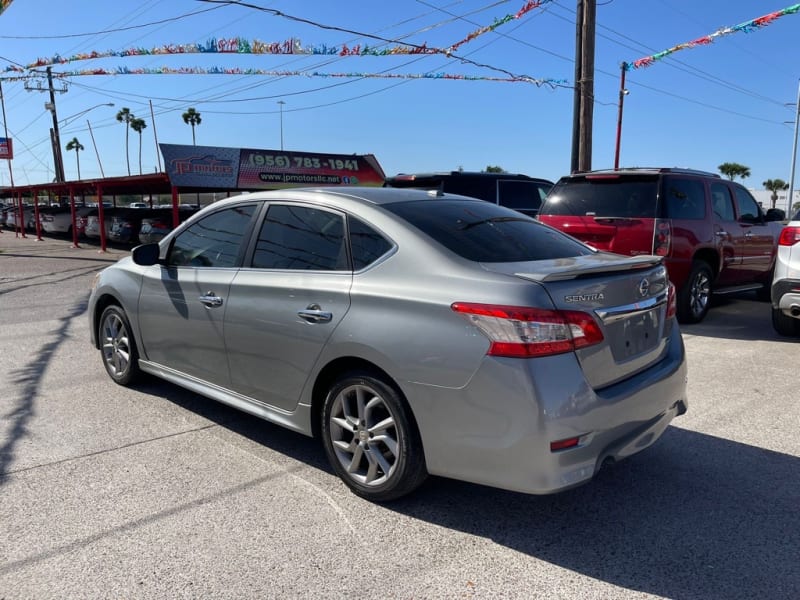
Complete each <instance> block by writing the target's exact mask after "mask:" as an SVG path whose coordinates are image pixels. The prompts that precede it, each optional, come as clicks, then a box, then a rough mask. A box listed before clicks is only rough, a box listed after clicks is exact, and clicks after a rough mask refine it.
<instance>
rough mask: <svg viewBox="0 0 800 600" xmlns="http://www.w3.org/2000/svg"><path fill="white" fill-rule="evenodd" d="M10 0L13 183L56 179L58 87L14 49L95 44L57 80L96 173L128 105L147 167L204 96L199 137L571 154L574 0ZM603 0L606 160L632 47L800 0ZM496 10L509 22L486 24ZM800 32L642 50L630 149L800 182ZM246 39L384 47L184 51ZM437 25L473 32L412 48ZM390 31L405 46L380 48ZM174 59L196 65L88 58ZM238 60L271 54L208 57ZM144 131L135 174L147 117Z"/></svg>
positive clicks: (667, 163)
mask: <svg viewBox="0 0 800 600" xmlns="http://www.w3.org/2000/svg"><path fill="white" fill-rule="evenodd" d="M2 4H4V5H5V10H4V11H3V12H2V13H0V25H1V27H0V71H2V72H0V77H2V78H3V79H2V86H3V97H4V103H5V125H6V127H7V131H8V137H10V138H12V139H13V141H14V142H13V143H14V152H15V158H14V160H13V161H12V168H13V170H14V179H15V182H16V183H17V184H32V183H39V182H45V181H52V179H53V176H54V174H53V157H52V150H51V146H50V143H49V129H50V127H52V115H51V113H50V112H49V111H48V110H46V109H45V107H44V104H45V102H47V101H48V100H49V97H48V94H47V93H43V92H41V91H38V89H39V87H40V86H41V87H43V88H45V89H46V88H47V82H46V79H43V78H42V73H43V70H42V68H38V69H36V70H33V71H31V70H26V71H25V72H24V75H25V76H26V77H27V78H26V79H24V80H20V79H13V78H15V77H19V76H20V73H19V72H15V71H11V70H8V67H20V66H27V65H31V64H33V63H35V62H36V61H37V60H38V59H44V61H43V62H45V63H46V62H50V61H51V60H52V59H53V58H54V57H59V56H60V57H64V58H79V57H85V56H86V55H89V54H91V53H93V52H95V53H101V54H103V53H107V54H111V56H107V57H101V58H95V59H91V60H73V61H70V62H65V63H61V64H56V65H54V66H53V72H54V74H57V75H58V76H57V79H56V84H55V85H56V87H57V88H59V89H63V90H66V91H64V92H62V93H57V94H56V109H57V115H58V119H59V122H60V126H59V129H60V136H61V141H62V148H63V146H64V145H66V143H67V142H68V141H69V140H71V139H72V138H73V137H76V138H78V140H79V142H80V143H81V144H82V145H83V146H84V148H85V149H84V151H83V152H81V153H80V156H79V158H80V167H81V175H82V177H83V178H84V179H89V178H95V177H100V176H101V166H102V171H103V173H104V174H105V175H106V176H117V175H126V174H127V168H128V167H127V161H126V150H125V143H126V140H125V138H126V136H125V134H126V127H125V125H124V124H122V123H120V122H118V121H117V120H116V118H115V117H116V114H117V113H118V112H119V110H120V109H122V108H123V107H126V108H129V109H130V111H131V112H132V113H134V114H135V115H136V116H137V117H139V118H143V119H145V121H146V122H147V128H146V129H145V130H144V131H143V133H142V136H141V143H142V145H141V155H142V160H141V169H142V172H153V171H155V170H157V169H158V168H159V164H160V162H161V159H160V157H159V156H158V153H157V147H156V138H157V140H158V142H161V143H175V144H191V143H192V131H191V127H190V126H188V125H187V124H185V123H184V122H183V119H182V116H181V115H182V114H183V113H184V112H185V111H186V110H187V109H188V108H189V107H193V108H195V110H197V111H198V112H199V113H200V115H201V119H202V122H201V124H200V125H198V126H197V127H196V129H195V135H196V139H197V144H200V145H207V146H225V147H234V148H239V147H241V148H257V149H279V148H280V147H281V145H283V148H284V149H286V150H294V151H307V152H331V153H340V154H350V153H356V154H373V155H375V157H376V158H377V159H378V161H379V162H380V164H381V166H382V167H383V170H384V171H385V172H386V174H387V175H395V174H397V173H401V172H405V173H412V172H419V171H446V170H455V169H459V168H463V169H465V170H470V171H480V170H484V169H485V168H486V167H487V166H499V167H502V168H503V169H505V170H506V171H509V172H517V173H525V174H528V175H531V176H535V177H544V178H547V179H550V180H557V179H558V178H559V177H561V176H562V175H565V174H567V173H568V172H569V170H570V164H571V151H572V122H573V98H574V87H573V83H574V76H575V73H574V70H575V67H574V55H575V39H576V38H575V35H576V33H575V18H576V16H575V9H576V6H577V2H576V0H545V1H544V2H543V3H542V4H541V6H539V7H538V8H533V9H531V10H528V11H527V12H525V14H523V15H522V16H521V17H520V18H510V17H513V16H514V15H516V14H517V13H518V12H519V11H520V10H521V9H522V8H523V7H524V6H526V4H527V1H526V0H509V1H499V2H498V1H495V2H492V1H491V0H461V1H458V0H455V1H454V0H393V1H392V2H375V1H374V0H371V1H366V0H363V1H362V0H359V1H355V0H337V1H335V2H333V1H331V0H328V1H317V0H305V1H303V2H297V1H290V0H272V1H270V0H252V1H251V2H243V3H242V4H246V6H245V5H242V4H240V5H235V3H233V2H222V3H220V2H207V1H202V0H141V1H137V2H127V3H126V2H108V1H107V0H73V1H71V2H53V1H52V0H13V1H12V2H11V3H8V2H4V3H2ZM597 4H598V6H597V29H596V48H595V82H594V126H593V148H592V168H594V169H603V168H611V167H613V164H614V152H615V140H616V130H617V121H618V109H619V90H620V65H621V64H622V63H623V62H626V63H629V64H630V63H634V61H637V60H638V59H641V58H646V57H651V56H654V55H656V54H657V53H659V52H661V51H664V50H667V49H670V48H674V47H676V46H678V45H679V44H684V43H687V42H690V41H692V40H697V39H698V38H702V37H704V36H709V35H711V34H714V33H715V32H719V31H720V30H723V28H726V27H732V26H735V25H738V24H741V23H745V22H749V21H752V20H753V19H756V18H758V17H761V16H763V15H766V14H770V13H774V12H776V11H781V10H782V9H787V8H789V7H792V6H793V5H794V4H793V2H791V0H750V1H744V0H703V1H702V2H697V1H696V0H599V1H598V3H597ZM498 23H500V24H498ZM492 24H495V25H497V26H496V27H494V28H491V30H489V31H486V32H485V33H481V34H480V35H474V34H475V33H476V32H479V31H481V30H482V28H486V27H488V26H490V25H492ZM729 31H730V30H729ZM799 34H800V13H797V14H793V13H790V14H785V15H783V16H781V17H780V18H777V19H775V20H773V21H772V22H771V23H770V24H769V25H768V26H765V27H762V28H759V29H755V30H752V31H749V32H741V31H737V32H733V33H728V34H725V35H717V36H715V37H714V41H713V43H711V44H708V45H700V46H697V47H690V48H686V49H682V50H680V51H676V52H674V53H672V54H670V55H669V56H667V57H664V58H662V59H659V60H655V61H654V62H653V64H652V65H651V66H649V67H646V68H635V69H631V70H629V71H628V72H627V73H626V85H625V87H626V89H627V91H628V94H627V95H626V96H625V100H624V110H623V120H622V136H621V145H620V164H621V166H640V167H651V166H664V167H674V166H677V167H688V168H693V169H701V170H706V171H712V172H718V168H717V167H718V165H720V164H722V163H724V162H737V163H740V164H743V165H745V166H747V167H749V168H750V171H751V175H750V177H748V178H746V179H745V180H744V182H743V183H744V184H745V185H746V186H747V187H750V188H754V189H763V186H762V182H763V181H765V180H766V179H776V178H780V179H783V180H784V181H787V182H788V181H789V178H790V171H791V159H792V149H793V143H794V140H795V126H794V120H795V116H796V114H797V108H796V104H795V103H796V101H797V97H798V83H799V81H800V80H799V78H800V63H798V60H797V57H798V56H800V35H799ZM470 38H471V39H470ZM231 39H239V40H246V41H248V42H249V44H250V46H251V47H257V43H264V44H272V43H278V44H283V43H285V42H287V41H289V40H294V42H293V44H294V45H295V46H297V47H300V48H306V49H308V48H312V49H317V50H320V49H322V48H336V49H340V48H342V47H343V46H346V47H347V48H353V47H354V46H359V45H360V47H361V48H362V49H363V48H364V47H365V46H367V47H369V48H371V49H373V50H374V54H368V55H365V56H339V55H320V54H316V55H309V54H292V55H287V54H263V53H262V54H255V53H250V54H243V53H242V54H240V53H236V54H232V53H202V54H200V53H176V52H174V49H175V48H177V47H180V46H183V47H184V48H186V47H190V46H191V45H201V46H207V45H209V44H210V42H212V41H213V40H231ZM465 40H467V41H465ZM462 41H464V43H463V44H460V45H458V43H459V42H462ZM423 45H424V46H425V47H427V48H435V49H442V50H443V49H446V48H451V47H453V46H456V45H457V47H456V49H455V51H451V53H450V54H449V55H448V54H445V53H443V52H442V53H435V54H408V49H409V48H412V47H419V46H423ZM131 49H133V50H135V51H134V52H125V51H128V50H131ZM169 49H171V50H169ZM387 49H391V50H393V52H394V53H393V54H391V55H386V54H379V53H380V52H382V51H385V50H387ZM154 50H161V51H162V53H160V54H153V53H152V52H153V51H154ZM123 54H134V55H132V56H123ZM167 68H168V69H184V70H185V71H187V73H186V74H165V73H156V74H98V75H78V74H77V73H85V72H100V73H110V72H111V73H118V72H119V71H121V70H128V71H134V72H135V71H136V70H142V69H149V70H151V71H152V70H155V71H163V70H164V69H167ZM236 68H238V69H252V70H256V71H258V72H257V73H256V74H249V75H241V74H240V75H230V74H208V73H201V72H200V71H201V70H206V71H208V70H219V69H228V70H230V69H236ZM333 75H337V76H336V77H334V76H333ZM433 75H447V76H453V77H454V78H450V77H438V76H437V77H433ZM28 76H30V77H28ZM423 76H424V77H423ZM281 102H282V103H283V104H281ZM109 103H113V105H114V106H107V104H109ZM151 104H152V114H151ZM87 121H88V124H87ZM90 126H91V131H90V129H89V127H90ZM128 133H129V134H130V139H129V141H128V144H129V146H128V148H129V150H128V151H129V161H130V168H131V172H132V173H133V174H136V173H138V172H139V159H138V153H139V136H138V134H136V133H135V132H132V131H129V132H128ZM0 135H3V134H2V133H1V132H0ZM92 137H94V144H93V142H92ZM95 147H96V148H97V152H95ZM62 151H63V154H64V166H65V172H66V178H67V180H71V179H77V164H76V155H75V152H67V151H65V150H62ZM97 155H99V157H100V161H99V162H98V159H97ZM162 166H163V165H162ZM8 184H9V172H8V169H6V168H5V167H4V166H0V185H8ZM795 187H796V186H795Z"/></svg>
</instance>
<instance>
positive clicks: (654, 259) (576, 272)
mask: <svg viewBox="0 0 800 600" xmlns="http://www.w3.org/2000/svg"><path fill="white" fill-rule="evenodd" d="M601 255H604V256H607V257H611V256H614V255H613V254H611V253H602V254H601ZM618 258H619V260H603V261H599V262H597V263H594V264H586V263H584V264H580V262H579V261H575V262H574V263H571V264H569V265H564V264H563V261H559V262H560V263H561V264H553V265H552V266H543V268H541V269H540V270H538V272H536V273H514V275H516V276H517V277H522V278H523V279H529V280H531V281H539V282H546V281H566V280H569V279H578V278H579V277H586V276H593V275H600V274H602V273H613V272H619V271H638V270H639V269H647V268H651V267H655V266H658V265H660V264H661V263H662V262H663V260H664V259H663V257H661V256H655V255H651V254H646V255H641V256H630V257H628V256H619V257H618ZM554 262H555V261H554Z"/></svg>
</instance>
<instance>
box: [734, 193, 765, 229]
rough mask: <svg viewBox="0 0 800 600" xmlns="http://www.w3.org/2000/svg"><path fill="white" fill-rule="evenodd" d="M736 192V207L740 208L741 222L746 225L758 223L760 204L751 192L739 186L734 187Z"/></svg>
mask: <svg viewBox="0 0 800 600" xmlns="http://www.w3.org/2000/svg"><path fill="white" fill-rule="evenodd" d="M734 190H735V193H736V205H737V206H738V207H739V220H740V221H745V222H746V223H754V222H756V221H758V219H759V210H758V203H757V202H756V201H755V200H754V199H753V197H752V196H751V195H750V192H748V191H747V190H746V189H744V188H743V187H741V186H738V185H737V186H735V187H734Z"/></svg>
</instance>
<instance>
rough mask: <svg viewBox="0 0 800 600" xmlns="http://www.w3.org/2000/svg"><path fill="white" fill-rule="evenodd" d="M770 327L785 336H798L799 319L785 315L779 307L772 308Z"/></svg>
mask: <svg viewBox="0 0 800 600" xmlns="http://www.w3.org/2000/svg"><path fill="white" fill-rule="evenodd" d="M772 327H773V328H774V329H775V331H777V332H778V334H780V335H782V336H785V337H799V336H800V319H795V318H794V317H787V316H786V315H785V314H783V311H782V310H781V309H779V308H775V307H773V308H772Z"/></svg>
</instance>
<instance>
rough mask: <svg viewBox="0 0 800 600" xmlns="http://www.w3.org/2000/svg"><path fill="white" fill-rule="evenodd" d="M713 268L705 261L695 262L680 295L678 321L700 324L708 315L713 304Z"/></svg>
mask: <svg viewBox="0 0 800 600" xmlns="http://www.w3.org/2000/svg"><path fill="white" fill-rule="evenodd" d="M711 278H712V273H711V267H709V266H708V263H705V262H703V261H695V262H694V264H693V265H692V270H691V272H690V273H689V278H688V279H687V280H686V285H684V286H683V289H682V290H681V291H680V292H679V293H678V307H677V308H678V321H680V322H681V323H699V322H700V321H702V320H703V319H704V318H705V316H706V313H708V307H709V303H710V302H711Z"/></svg>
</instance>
